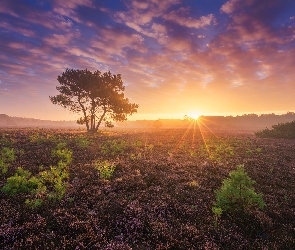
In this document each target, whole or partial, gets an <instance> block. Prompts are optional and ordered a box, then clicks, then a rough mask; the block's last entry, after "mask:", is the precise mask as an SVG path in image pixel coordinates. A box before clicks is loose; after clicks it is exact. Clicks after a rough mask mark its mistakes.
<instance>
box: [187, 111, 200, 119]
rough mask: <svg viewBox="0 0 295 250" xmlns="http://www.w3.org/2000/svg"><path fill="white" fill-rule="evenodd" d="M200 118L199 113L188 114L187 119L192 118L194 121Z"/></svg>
mask: <svg viewBox="0 0 295 250" xmlns="http://www.w3.org/2000/svg"><path fill="white" fill-rule="evenodd" d="M200 116H201V113H199V112H190V113H189V114H188V117H189V118H192V119H195V120H198V119H199V117H200Z"/></svg>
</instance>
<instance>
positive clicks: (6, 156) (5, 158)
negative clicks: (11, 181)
mask: <svg viewBox="0 0 295 250" xmlns="http://www.w3.org/2000/svg"><path fill="white" fill-rule="evenodd" d="M14 160H15V156H14V149H13V148H12V149H10V148H6V147H5V148H3V149H2V150H1V157H0V169H1V172H2V174H5V173H6V172H7V170H8V166H9V165H8V163H9V162H13V161H14Z"/></svg>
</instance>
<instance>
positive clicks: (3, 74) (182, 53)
mask: <svg viewBox="0 0 295 250" xmlns="http://www.w3.org/2000/svg"><path fill="white" fill-rule="evenodd" d="M294 9H295V1H291V0H272V1H269V0H229V1H225V0H222V1H215V0H205V1H189V0H184V1H180V0H166V1H160V0H151V1H138V0H137V1H136V0H124V1H123V0H113V1H100V0H68V1H63V0H52V1H37V0H36V1H16V0H2V1H1V5H0V20H1V21H0V46H1V53H0V107H1V110H0V113H5V114H8V115H10V116H19V117H33V118H38V119H50V120H70V119H75V118H76V117H77V115H73V114H69V113H68V112H67V111H65V110H63V109H62V108H61V107H59V106H55V105H52V103H51V102H50V100H49V98H48V96H52V95H55V94H57V91H56V89H55V87H56V86H57V85H58V82H57V80H56V78H57V76H58V75H60V74H61V73H62V72H63V71H64V70H65V69H66V68H75V69H76V68H79V69H85V68H88V69H89V70H92V71H94V70H97V69H98V70H100V71H102V72H105V71H108V70H110V71H111V72H112V73H113V74H122V79H123V81H124V83H125V85H126V91H125V92H126V93H125V94H126V97H128V98H129V99H130V101H131V102H135V103H138V104H139V105H140V107H139V109H138V113H137V114H136V115H133V116H132V117H131V119H157V118H168V117H169V118H182V117H183V116H184V115H185V114H188V115H189V114H204V115H210V114H215V115H218V114H220V115H224V114H233V115H235V114H243V113H272V112H278V113H279V112H281V113H286V111H294V110H295V107H294V106H295V102H294V93H295V85H294V80H295V70H294V68H295V60H294V54H295V13H294Z"/></svg>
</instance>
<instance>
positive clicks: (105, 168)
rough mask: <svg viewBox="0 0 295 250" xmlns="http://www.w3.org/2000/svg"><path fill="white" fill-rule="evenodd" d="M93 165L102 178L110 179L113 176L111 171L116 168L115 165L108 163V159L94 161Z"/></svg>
mask: <svg viewBox="0 0 295 250" xmlns="http://www.w3.org/2000/svg"><path fill="white" fill-rule="evenodd" d="M94 167H95V168H96V169H97V170H98V171H99V174H100V178H102V179H105V180H107V179H110V178H111V177H112V176H113V173H114V171H115V169H116V165H115V164H113V163H110V162H109V161H108V160H106V161H99V160H97V161H95V162H94Z"/></svg>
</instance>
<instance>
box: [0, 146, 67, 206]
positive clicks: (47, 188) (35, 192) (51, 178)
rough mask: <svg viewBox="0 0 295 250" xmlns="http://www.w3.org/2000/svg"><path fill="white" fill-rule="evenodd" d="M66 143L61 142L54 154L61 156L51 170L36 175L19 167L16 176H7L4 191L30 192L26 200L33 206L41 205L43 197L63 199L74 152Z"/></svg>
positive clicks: (13, 192)
mask: <svg viewBox="0 0 295 250" xmlns="http://www.w3.org/2000/svg"><path fill="white" fill-rule="evenodd" d="M64 146H65V145H63V144H59V145H58V146H57V149H56V150H53V152H52V155H53V156H56V157H58V158H59V161H58V163H57V166H54V167H53V166H51V167H50V169H49V170H45V171H41V172H40V173H39V174H38V175H36V176H31V175H32V174H31V172H30V171H27V170H24V169H22V168H21V167H19V168H18V169H17V170H16V173H15V175H14V176H11V177H9V178H7V181H6V184H5V185H4V186H3V187H2V189H1V190H2V191H3V192H5V193H8V194H10V195H15V194H17V193H26V194H30V195H29V198H27V199H26V200H25V204H27V205H28V206H29V207H31V208H36V207H40V206H41V205H42V202H43V199H46V198H47V199H50V200H61V199H62V198H63V197H64V195H65V192H66V189H67V183H68V182H67V181H68V178H69V168H68V165H69V164H70V163H71V161H72V152H71V151H70V150H68V149H67V148H63V147H64Z"/></svg>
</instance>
